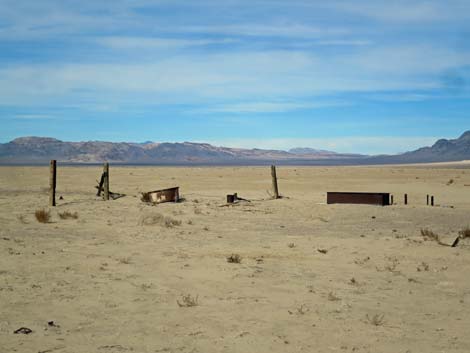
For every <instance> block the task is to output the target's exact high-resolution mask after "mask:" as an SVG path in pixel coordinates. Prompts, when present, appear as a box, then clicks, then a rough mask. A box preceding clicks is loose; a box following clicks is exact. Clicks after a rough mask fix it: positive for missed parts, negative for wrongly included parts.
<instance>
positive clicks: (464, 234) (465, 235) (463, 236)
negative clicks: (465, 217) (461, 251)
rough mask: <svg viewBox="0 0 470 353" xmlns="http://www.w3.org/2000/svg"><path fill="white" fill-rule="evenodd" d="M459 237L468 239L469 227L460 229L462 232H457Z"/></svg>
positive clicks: (469, 234)
mask: <svg viewBox="0 0 470 353" xmlns="http://www.w3.org/2000/svg"><path fill="white" fill-rule="evenodd" d="M459 236H460V238H462V239H465V238H470V227H469V226H467V227H466V228H464V229H462V230H461V231H460V232H459Z"/></svg>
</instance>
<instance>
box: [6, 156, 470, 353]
mask: <svg viewBox="0 0 470 353" xmlns="http://www.w3.org/2000/svg"><path fill="white" fill-rule="evenodd" d="M101 171H102V169H101V167H100V166H87V167H70V166H69V167H67V166H61V165H60V163H59V165H58V175H57V198H58V200H57V206H56V207H48V185H49V182H48V177H49V170H48V167H47V166H45V167H0V352H2V353H3V352H5V353H10V352H21V353H23V352H25V353H29V352H33V353H39V352H41V353H46V352H51V353H55V352H57V353H62V352H64V353H65V352H70V353H81V352H83V353H85V352H86V353H90V352H98V353H113V352H175V353H176V352H182V353H196V352H201V353H210V352H270V353H273V352H344V353H346V352H357V353H363V352H364V353H365V352H370V353H372V352H375V353H377V352H390V353H400V352H402V353H421V352H426V353H432V352H446V353H451V352H452V353H454V352H461V353H464V352H470V334H469V333H470V331H469V330H470V238H465V237H462V239H461V240H460V242H459V244H458V245H457V246H456V247H450V246H447V245H450V244H452V242H453V241H454V240H455V239H456V237H458V236H459V232H460V231H462V230H463V229H465V228H466V227H467V226H469V225H470V165H469V164H465V163H462V164H456V165H447V164H444V165H423V166H374V167H278V170H277V174H278V178H279V191H280V194H281V195H282V196H283V198H281V199H278V200H272V199H271V198H270V193H271V191H270V190H271V175H270V169H269V167H200V168H199V167H191V168H189V167H133V166H132V167H131V166H129V167H117V166H113V165H111V169H110V189H111V191H113V192H118V193H123V194H126V196H125V197H122V198H119V199H117V200H112V201H103V200H102V199H101V198H100V197H96V195H95V194H96V189H95V188H94V186H95V185H96V180H97V179H98V178H99V176H100V174H101ZM173 186H179V187H180V193H181V197H182V198H183V200H182V202H179V203H165V204H159V205H149V204H146V203H144V202H142V201H141V199H140V192H144V191H151V190H156V189H162V188H166V187H173ZM327 191H375V192H390V193H391V194H393V195H394V201H395V204H394V205H392V206H386V207H380V206H370V205H327V204H326V192H327ZM234 192H237V193H238V195H239V196H241V197H243V198H245V199H248V200H250V202H248V201H245V202H240V203H238V204H236V205H233V206H227V205H226V204H225V200H226V199H225V197H226V194H231V193H234ZM405 193H407V194H408V202H409V204H408V205H404V204H403V195H404V194H405ZM427 194H429V195H434V197H435V206H434V207H431V206H427V205H426V195H427ZM59 197H61V199H59ZM43 208H44V209H45V210H46V211H47V210H49V211H50V215H51V219H50V220H49V222H47V223H40V222H38V221H37V220H36V218H35V212H36V211H37V210H40V209H43ZM64 212H69V213H70V214H72V215H76V216H75V218H74V217H71V218H69V219H62V218H61V217H60V214H62V215H64ZM422 230H429V231H431V232H433V233H434V234H437V235H438V236H439V242H437V241H435V240H433V239H431V238H430V237H425V236H423V235H422ZM230 261H231V262H230ZM21 327H25V328H28V329H30V330H31V332H30V333H29V334H24V333H17V334H15V333H14V332H15V331H16V330H17V329H19V328H21Z"/></svg>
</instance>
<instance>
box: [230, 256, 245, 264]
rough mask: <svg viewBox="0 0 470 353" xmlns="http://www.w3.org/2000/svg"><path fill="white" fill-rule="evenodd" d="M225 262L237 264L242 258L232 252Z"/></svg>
mask: <svg viewBox="0 0 470 353" xmlns="http://www.w3.org/2000/svg"><path fill="white" fill-rule="evenodd" d="M227 262H228V263H231V264H239V263H241V262H242V258H241V256H240V255H238V254H232V255H230V256H228V257H227Z"/></svg>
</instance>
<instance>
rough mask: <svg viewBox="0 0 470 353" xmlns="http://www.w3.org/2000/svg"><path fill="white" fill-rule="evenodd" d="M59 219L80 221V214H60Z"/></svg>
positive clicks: (65, 212)
mask: <svg viewBox="0 0 470 353" xmlns="http://www.w3.org/2000/svg"><path fill="white" fill-rule="evenodd" d="M59 217H60V219H78V213H77V212H73V213H72V212H70V211H64V212H59Z"/></svg>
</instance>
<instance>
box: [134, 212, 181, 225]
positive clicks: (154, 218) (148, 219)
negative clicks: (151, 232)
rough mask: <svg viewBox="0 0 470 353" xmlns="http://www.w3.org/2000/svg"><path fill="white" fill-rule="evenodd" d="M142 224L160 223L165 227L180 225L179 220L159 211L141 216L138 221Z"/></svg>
mask: <svg viewBox="0 0 470 353" xmlns="http://www.w3.org/2000/svg"><path fill="white" fill-rule="evenodd" d="M139 224H140V225H142V226H152V225H160V226H162V227H166V228H173V227H176V226H180V225H181V221H178V220H176V219H173V218H171V217H166V216H163V215H162V214H160V213H155V214H151V215H145V216H142V218H141V219H140V222H139Z"/></svg>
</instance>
